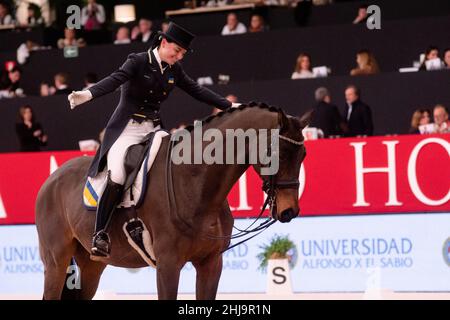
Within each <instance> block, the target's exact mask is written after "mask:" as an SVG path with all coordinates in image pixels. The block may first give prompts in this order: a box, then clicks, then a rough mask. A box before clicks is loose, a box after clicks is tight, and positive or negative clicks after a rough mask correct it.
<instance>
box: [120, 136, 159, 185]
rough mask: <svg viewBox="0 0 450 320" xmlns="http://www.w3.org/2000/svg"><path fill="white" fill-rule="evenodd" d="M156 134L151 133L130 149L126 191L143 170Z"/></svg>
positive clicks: (126, 158)
mask: <svg viewBox="0 0 450 320" xmlns="http://www.w3.org/2000/svg"><path fill="white" fill-rule="evenodd" d="M154 136H155V133H154V132H150V133H149V134H148V135H147V136H146V137H145V139H144V141H142V142H141V143H137V144H133V145H131V146H129V147H128V149H127V153H126V156H125V163H124V166H125V172H126V176H127V178H126V180H125V184H124V190H125V191H126V190H128V189H129V188H130V187H131V186H132V185H133V182H134V181H135V179H136V177H137V175H138V173H139V170H140V169H141V166H142V163H143V162H144V160H145V158H146V156H147V154H148V150H149V149H150V146H151V145H152V142H153V137H154Z"/></svg>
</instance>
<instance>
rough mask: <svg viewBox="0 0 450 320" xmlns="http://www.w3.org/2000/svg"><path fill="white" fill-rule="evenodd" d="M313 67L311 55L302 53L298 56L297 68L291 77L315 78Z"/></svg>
mask: <svg viewBox="0 0 450 320" xmlns="http://www.w3.org/2000/svg"><path fill="white" fill-rule="evenodd" d="M314 77H315V76H314V74H313V73H312V68H311V57H310V56H309V54H306V53H300V55H299V56H298V57H297V64H296V65H295V70H294V72H293V73H292V75H291V79H293V80H294V79H306V78H314Z"/></svg>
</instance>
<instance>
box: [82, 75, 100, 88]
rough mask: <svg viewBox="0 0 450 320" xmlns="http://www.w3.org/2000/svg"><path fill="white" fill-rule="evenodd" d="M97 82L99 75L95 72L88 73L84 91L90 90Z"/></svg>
mask: <svg viewBox="0 0 450 320" xmlns="http://www.w3.org/2000/svg"><path fill="white" fill-rule="evenodd" d="M97 82H98V77H97V75H96V74H95V73H93V72H88V73H86V75H85V76H84V88H83V90H87V89H89V88H90V87H92V86H93V85H94V84H96V83H97Z"/></svg>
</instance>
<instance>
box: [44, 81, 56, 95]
mask: <svg viewBox="0 0 450 320" xmlns="http://www.w3.org/2000/svg"><path fill="white" fill-rule="evenodd" d="M55 91H56V89H55V87H53V86H50V85H49V84H48V83H47V82H41V85H40V94H41V97H48V96H52V95H54V94H55Z"/></svg>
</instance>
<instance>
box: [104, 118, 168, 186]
mask: <svg viewBox="0 0 450 320" xmlns="http://www.w3.org/2000/svg"><path fill="white" fill-rule="evenodd" d="M159 128H160V126H157V127H156V128H155V127H153V122H152V121H144V122H142V123H138V122H136V121H134V120H133V119H130V121H128V124H127V126H126V127H125V129H124V130H123V131H122V133H121V134H120V136H119V138H118V139H117V140H116V141H115V142H114V144H113V145H112V146H111V149H109V151H108V155H107V166H108V170H110V171H111V180H112V181H113V182H115V183H118V184H122V185H123V184H124V183H125V179H126V175H125V166H124V162H125V156H126V152H127V149H128V147H129V146H131V145H133V144H137V143H140V142H142V140H144V137H145V136H146V135H147V134H149V133H150V132H152V131H155V130H156V129H159Z"/></svg>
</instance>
